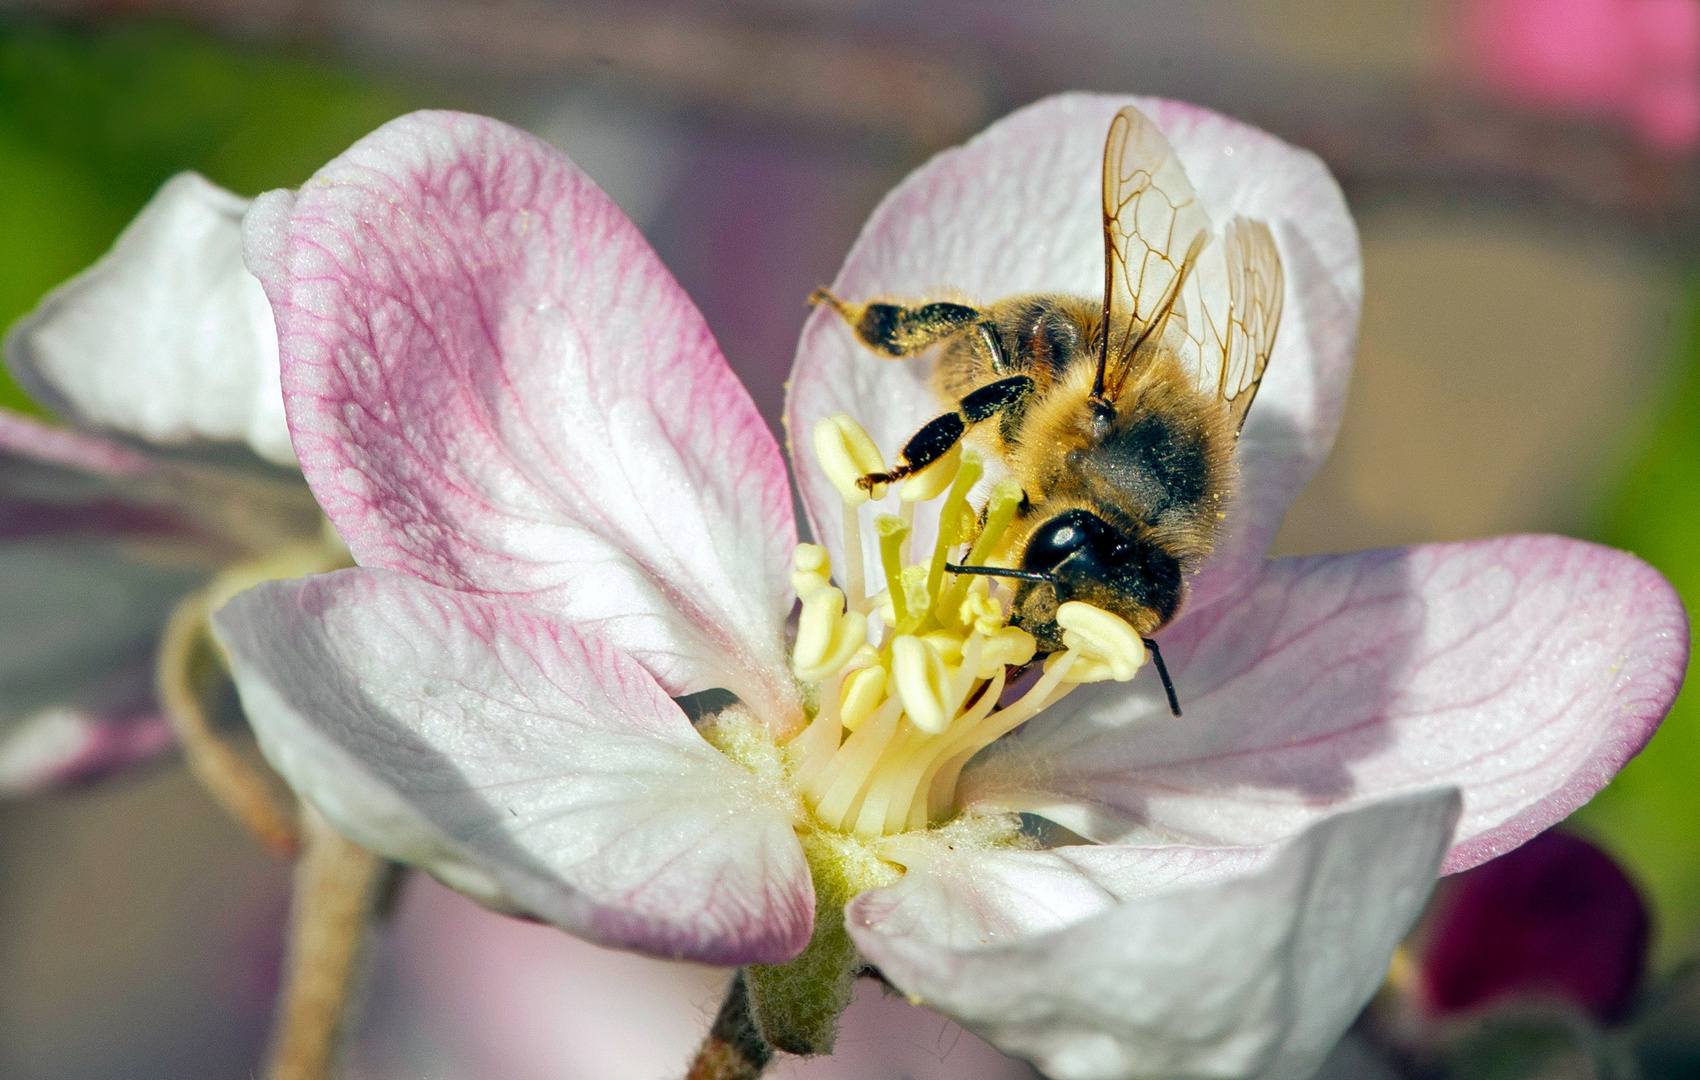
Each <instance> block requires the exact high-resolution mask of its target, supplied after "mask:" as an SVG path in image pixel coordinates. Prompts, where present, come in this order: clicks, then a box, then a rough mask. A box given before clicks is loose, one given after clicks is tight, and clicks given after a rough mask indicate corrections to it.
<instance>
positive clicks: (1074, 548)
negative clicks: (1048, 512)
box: [1010, 508, 1181, 650]
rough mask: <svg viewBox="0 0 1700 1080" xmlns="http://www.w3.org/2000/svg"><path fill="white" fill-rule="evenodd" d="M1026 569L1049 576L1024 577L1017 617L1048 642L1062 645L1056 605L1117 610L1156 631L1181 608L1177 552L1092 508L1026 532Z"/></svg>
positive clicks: (1049, 645)
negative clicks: (1119, 525) (1080, 603)
mask: <svg viewBox="0 0 1700 1080" xmlns="http://www.w3.org/2000/svg"><path fill="white" fill-rule="evenodd" d="M1021 569H1022V570H1024V571H1026V572H1027V573H1029V574H1033V575H1043V576H1044V579H1045V580H1043V581H1039V580H1034V579H1029V580H1027V581H1025V582H1023V584H1022V585H1021V587H1020V589H1019V590H1018V591H1017V592H1016V597H1015V611H1014V613H1013V616H1012V618H1011V620H1010V621H1011V622H1013V623H1014V624H1016V625H1018V626H1020V627H1022V629H1024V630H1026V631H1027V632H1028V633H1030V634H1032V635H1033V636H1034V638H1036V639H1037V640H1038V642H1039V645H1040V647H1041V648H1044V649H1051V650H1055V649H1060V648H1062V636H1061V635H1062V632H1061V630H1060V629H1059V628H1058V627H1057V624H1056V610H1057V607H1058V606H1059V605H1061V604H1064V603H1067V602H1068V601H1070V600H1082V601H1085V602H1086V603H1089V604H1091V605H1093V606H1094V607H1100V608H1103V609H1104V610H1106V611H1110V612H1114V613H1115V614H1117V615H1120V616H1121V617H1122V618H1124V619H1126V620H1127V621H1128V623H1129V624H1131V625H1132V626H1133V627H1134V628H1136V629H1137V630H1138V631H1139V632H1140V633H1141V634H1149V633H1152V632H1154V631H1155V630H1156V629H1157V627H1159V626H1161V625H1163V624H1164V623H1166V622H1168V621H1169V618H1170V617H1171V616H1173V615H1174V613H1175V610H1176V609H1177V608H1179V607H1180V602H1181V565H1180V563H1179V562H1178V561H1177V560H1176V559H1175V557H1174V556H1172V555H1170V554H1169V553H1168V552H1166V551H1164V550H1163V549H1162V548H1160V547H1158V546H1157V545H1156V544H1154V543H1152V542H1150V541H1149V540H1144V539H1138V538H1135V537H1133V536H1130V535H1129V534H1128V533H1126V532H1123V531H1120V530H1118V529H1116V528H1115V527H1114V526H1112V525H1111V524H1110V523H1109V522H1107V521H1105V520H1104V519H1103V518H1101V517H1099V516H1098V515H1097V514H1094V513H1092V512H1091V511H1090V510H1083V509H1080V508H1075V509H1071V510H1064V511H1063V512H1061V513H1059V514H1057V515H1056V516H1054V517H1051V518H1048V519H1046V520H1045V521H1043V522H1041V523H1040V524H1039V526H1038V528H1036V529H1034V530H1033V532H1032V534H1031V535H1030V536H1029V537H1028V539H1027V546H1026V548H1025V549H1024V550H1023V552H1022V555H1021Z"/></svg>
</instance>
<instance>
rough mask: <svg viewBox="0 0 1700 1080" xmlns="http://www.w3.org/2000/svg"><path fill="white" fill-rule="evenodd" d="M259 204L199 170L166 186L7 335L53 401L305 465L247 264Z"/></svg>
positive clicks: (158, 433) (79, 415) (157, 435)
mask: <svg viewBox="0 0 1700 1080" xmlns="http://www.w3.org/2000/svg"><path fill="white" fill-rule="evenodd" d="M247 207H248V202H247V200H246V199H242V198H239V197H238V196H236V195H233V194H231V193H230V192H228V191H225V190H223V189H222V188H219V187H216V186H214V185H213V184H210V183H208V182H207V181H206V180H204V179H202V178H201V177H199V176H197V175H195V174H194V173H180V174H178V175H177V176H175V177H172V178H171V179H170V180H168V181H166V183H165V186H164V187H162V188H160V190H159V193H158V194H157V195H155V196H154V197H153V199H152V200H151V201H150V202H149V203H148V204H147V206H145V207H143V208H142V212H141V213H140V214H138V215H137V216H136V219H135V220H134V221H132V222H131V223H130V225H129V227H128V228H126V229H125V230H124V232H123V234H122V235H120V236H119V237H118V240H117V242H116V243H114V244H113V246H112V250H111V251H109V252H107V253H106V254H105V255H104V256H102V257H101V258H100V260H99V261H98V262H96V263H95V264H94V265H93V266H91V267H89V268H88V269H87V270H85V271H83V272H82V273H81V274H78V275H77V276H76V277H74V278H72V279H71V280H70V281H67V282H65V283H64V284H63V285H61V286H59V287H58V288H57V289H55V290H53V291H52V292H51V293H49V294H48V295H47V296H46V297H45V298H43V300H42V301H41V303H40V304H39V305H38V306H37V307H36V309H35V310H34V311H33V312H31V313H30V314H29V315H28V316H26V317H25V318H23V319H22V320H20V321H19V322H18V323H17V324H15V325H14V326H13V327H12V329H11V330H10V331H9V332H8V333H7V335H6V341H5V354H6V362H7V364H8V365H9V366H10V367H11V369H12V371H13V373H14V374H15V375H16V376H17V378H18V381H19V382H20V383H22V384H23V385H24V386H25V387H26V388H27V389H28V390H29V391H30V393H31V394H33V395H34V396H35V397H36V398H37V399H38V400H40V401H41V402H42V403H43V404H45V405H47V406H48V407H49V408H52V409H54V410H56V411H58V412H60V413H62V414H64V415H66V416H67V417H71V418H74V419H76V420H77V421H79V422H80V423H83V424H86V425H92V426H96V427H103V428H109V429H111V430H114V431H119V432H122V433H124V434H127V435H133V436H136V437H138V438H141V439H145V440H147V441H149V442H154V443H161V444H166V445H179V444H193V443H196V442H199V441H202V440H213V441H220V442H223V441H234V442H245V443H246V444H247V445H248V446H249V447H250V448H252V449H253V450H254V452H255V453H257V454H259V455H260V456H261V457H263V458H265V459H266V460H268V461H271V462H274V463H276V464H279V465H293V464H294V462H295V456H294V452H293V451H292V450H291V449H290V444H289V430H288V428H287V427H286V426H285V425H284V418H283V394H282V391H281V390H280V389H279V386H278V357H277V331H276V329H275V327H274V326H273V323H272V314H271V307H270V305H269V304H267V303H266V298H265V294H264V292H263V291H262V290H261V289H260V283H259V282H258V281H257V280H256V279H255V278H254V276H253V275H251V274H249V273H248V271H247V270H246V269H245V268H244V267H243V265H242V215H243V213H244V212H245V211H246V210H247Z"/></svg>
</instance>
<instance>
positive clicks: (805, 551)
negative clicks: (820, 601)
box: [791, 544, 832, 600]
mask: <svg viewBox="0 0 1700 1080" xmlns="http://www.w3.org/2000/svg"><path fill="white" fill-rule="evenodd" d="M831 584H832V566H831V564H830V563H829V562H828V560H827V554H826V549H825V548H823V547H821V546H820V545H819V544H798V545H797V550H795V551H793V552H792V553H791V589H792V591H793V592H795V593H796V594H797V599H799V600H803V599H806V598H807V597H808V595H809V594H810V593H812V592H814V591H815V590H816V589H820V588H824V587H826V586H828V585H831Z"/></svg>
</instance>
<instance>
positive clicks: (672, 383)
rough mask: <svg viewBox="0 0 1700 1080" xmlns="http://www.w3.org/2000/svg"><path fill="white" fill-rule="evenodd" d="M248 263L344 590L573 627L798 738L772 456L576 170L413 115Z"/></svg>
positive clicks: (265, 210)
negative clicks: (344, 562)
mask: <svg viewBox="0 0 1700 1080" xmlns="http://www.w3.org/2000/svg"><path fill="white" fill-rule="evenodd" d="M246 236H247V242H248V257H249V265H250V266H251V267H252V268H253V269H254V271H255V273H257V274H258V275H259V277H260V279H261V280H262V281H263V282H264V283H265V287H266V290H267V293H268V295H269V296H270V297H271V301H272V305H273V308H274V310H275V312H276V314H277V321H278V328H279V333H280V339H281V348H282V356H283V365H284V372H283V379H284V392H285V398H286V402H287V407H288V410H289V416H290V424H291V429H292V431H293V432H294V436H295V443H296V451H297V453H298V454H299V455H300V457H301V462H302V467H303V470H304V471H305V472H306V474H307V478H308V481H309V483H310V484H311V485H312V486H313V490H314V493H315V495H317V496H318V499H319V502H320V504H321V505H322V506H323V507H324V508H325V512H326V513H327V514H328V515H329V516H330V518H331V520H332V521H333V522H335V523H336V526H337V530H338V532H339V533H341V535H342V536H343V538H344V539H345V540H346V541H347V542H348V545H349V547H350V548H351V549H352V550H353V552H354V555H355V558H356V559H357V560H358V561H359V562H360V563H361V565H364V566H375V567H385V568H389V569H396V570H403V571H406V572H408V573H411V574H414V575H417V576H420V577H423V578H425V579H426V580H428V581H432V582H435V583H437V584H440V585H444V586H447V587H450V588H454V589H459V590H463V591H466V592H471V593H477V594H482V595H487V596H507V597H514V598H523V599H524V600H526V601H527V602H529V603H531V604H533V605H534V606H536V607H537V608H538V609H540V610H543V611H546V612H548V613H549V614H551V615H554V616H558V617H562V618H566V619H568V620H571V621H573V622H574V623H577V624H581V625H590V626H594V628H595V632H596V633H597V634H598V635H599V636H600V637H602V638H604V639H605V640H607V641H609V642H611V643H613V644H615V645H618V646H619V647H620V648H622V649H624V650H625V651H627V652H629V653H631V654H632V655H634V656H636V657H637V658H638V659H639V660H640V661H641V662H642V663H643V664H644V665H645V666H646V667H648V668H649V670H650V671H651V672H652V673H654V675H655V676H656V678H657V679H659V680H660V681H661V683H662V685H663V686H665V687H666V688H667V689H668V691H669V692H671V693H673V694H686V693H692V692H695V691H700V690H704V689H708V688H711V687H725V688H727V689H730V690H732V691H733V692H735V693H737V694H738V695H739V696H740V697H741V698H743V700H745V701H746V702H747V703H748V704H749V705H750V706H751V708H753V709H755V710H756V711H757V713H758V714H760V715H761V716H763V717H764V718H765V719H767V720H768V721H769V723H770V724H772V725H774V726H775V727H776V728H777V729H780V730H784V729H785V728H788V727H790V726H792V725H794V724H795V723H796V722H797V721H798V719H799V718H800V710H799V709H797V708H796V692H795V689H794V685H793V684H792V682H791V681H790V678H789V675H788V673H787V669H786V665H785V658H784V643H783V625H784V621H785V618H786V616H787V614H788V613H789V611H790V607H791V602H792V597H791V592H790V586H789V579H788V577H787V574H788V571H789V561H788V560H789V557H790V552H791V548H792V546H793V545H794V544H795V541H796V534H795V525H794V522H793V520H792V512H791V494H790V488H789V483H788V480H787V477H786V472H785V465H784V461H783V459H782V457H781V456H780V454H779V449H778V446H777V444H776V443H775V442H774V440H773V437H772V435H771V434H770V433H769V432H768V430H767V427H766V426H765V425H764V424H763V422H762V419H761V416H760V415H759V414H758V413H757V411H756V407H755V405H754V403H753V402H752V401H751V399H750V397H749V395H748V394H747V393H746V392H745V390H744V388H743V387H742V386H741V385H740V384H739V383H738V380H737V378H736V376H734V375H733V373H732V370H731V368H730V367H728V366H727V364H726V361H725V358H724V357H723V356H722V355H721V353H720V350H719V348H718V346H716V345H715V343H714V340H713V338H712V337H711V336H710V334H709V331H708V327H707V326H706V324H704V322H703V320H702V316H701V315H700V314H699V313H698V312H697V310H696V308H695V306H693V305H692V304H691V301H690V298H689V297H687V296H686V295H685V293H684V291H683V290H682V289H680V288H679V285H678V283H677V282H676V281H674V280H673V277H672V275H671V274H669V273H668V272H667V270H666V268H665V267H664V266H662V265H661V262H660V260H659V259H657V258H656V256H655V253H654V252H653V251H652V250H651V249H650V247H649V245H648V243H646V242H645V241H644V239H643V237H642V235H641V234H639V232H638V230H637V228H636V226H634V225H633V224H632V223H631V222H630V221H629V220H628V219H627V218H626V216H625V215H624V214H623V213H621V212H620V210H619V208H618V207H616V206H615V205H614V203H613V202H612V201H611V200H610V199H609V198H608V197H607V196H606V195H604V194H603V193H602V191H601V190H600V189H598V188H597V187H596V186H595V184H594V183H592V181H591V180H590V179H589V178H588V177H587V176H585V175H584V173H583V172H581V171H580V170H579V169H578V168H577V166H575V165H573V164H572V162H570V161H568V160H567V159H566V158H565V157H564V156H562V155H561V154H560V153H559V152H558V151H556V150H555V149H553V148H552V147H550V146H548V145H547V144H545V143H543V142H542V141H540V140H538V139H536V138H534V137H532V136H530V135H527V134H525V133H523V132H520V131H517V130H515V129H513V128H510V127H507V126H506V125H504V124H501V123H499V122H497V121H494V120H489V119H485V118H482V117H475V116H466V115H461V114H455V113H416V114H413V115H411V116H406V117H403V118H401V119H399V120H396V121H394V122H392V123H390V124H387V125H385V126H384V127H382V128H380V129H379V130H378V131H376V132H374V133H373V134H372V135H369V136H367V137H366V138H365V139H363V140H361V141H360V142H359V143H357V144H355V146H354V147H353V148H352V149H350V150H349V151H348V152H347V153H345V154H344V155H343V156H341V157H339V158H338V159H336V160H335V161H333V162H331V163H330V164H329V165H327V166H326V167H325V168H324V169H322V170H321V171H320V172H319V173H318V175H316V176H315V177H314V178H313V179H312V180H311V181H310V182H309V183H308V184H307V185H306V186H305V187H303V188H302V189H301V192H300V193H299V194H298V195H291V194H289V193H284V192H274V193H272V194H270V195H266V196H262V197H261V198H260V199H259V200H258V201H257V202H256V203H255V208H254V210H253V212H252V213H251V214H250V215H249V218H248V222H247V226H246Z"/></svg>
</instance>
